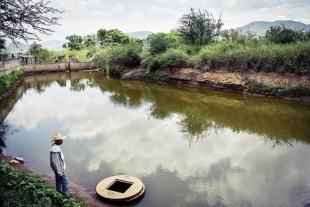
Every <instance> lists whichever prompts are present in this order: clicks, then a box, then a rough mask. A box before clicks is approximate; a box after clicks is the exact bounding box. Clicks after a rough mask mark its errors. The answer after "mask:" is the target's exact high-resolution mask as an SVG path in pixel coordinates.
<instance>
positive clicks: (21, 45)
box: [6, 42, 29, 54]
mask: <svg viewBox="0 0 310 207" xmlns="http://www.w3.org/2000/svg"><path fill="white" fill-rule="evenodd" d="M17 46H18V47H16V45H15V44H14V43H13V42H11V43H10V44H8V45H7V46H6V49H7V51H8V52H9V53H11V54H16V53H25V52H27V51H28V48H29V46H28V45H27V44H25V43H21V42H19V43H17Z"/></svg>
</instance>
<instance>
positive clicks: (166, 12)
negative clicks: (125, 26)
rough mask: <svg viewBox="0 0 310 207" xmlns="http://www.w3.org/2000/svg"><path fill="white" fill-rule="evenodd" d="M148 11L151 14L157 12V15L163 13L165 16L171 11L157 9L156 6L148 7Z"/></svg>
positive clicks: (165, 8) (164, 8) (163, 8)
mask: <svg viewBox="0 0 310 207" xmlns="http://www.w3.org/2000/svg"><path fill="white" fill-rule="evenodd" d="M148 9H149V10H151V11H153V12H157V13H165V14H168V13H171V12H172V11H171V9H168V8H167V7H162V8H159V7H157V6H149V7H148Z"/></svg>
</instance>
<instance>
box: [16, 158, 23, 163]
mask: <svg viewBox="0 0 310 207" xmlns="http://www.w3.org/2000/svg"><path fill="white" fill-rule="evenodd" d="M15 160H17V161H18V162H19V163H24V158H22V157H15Z"/></svg>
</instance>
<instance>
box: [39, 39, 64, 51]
mask: <svg viewBox="0 0 310 207" xmlns="http://www.w3.org/2000/svg"><path fill="white" fill-rule="evenodd" d="M67 42H68V40H50V41H46V42H43V43H41V45H42V47H44V48H46V49H48V50H54V51H61V50H63V48H62V45H63V44H64V43H67Z"/></svg>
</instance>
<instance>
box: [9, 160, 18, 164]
mask: <svg viewBox="0 0 310 207" xmlns="http://www.w3.org/2000/svg"><path fill="white" fill-rule="evenodd" d="M9 163H11V164H20V162H18V161H17V160H11V161H10V162H9Z"/></svg>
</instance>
